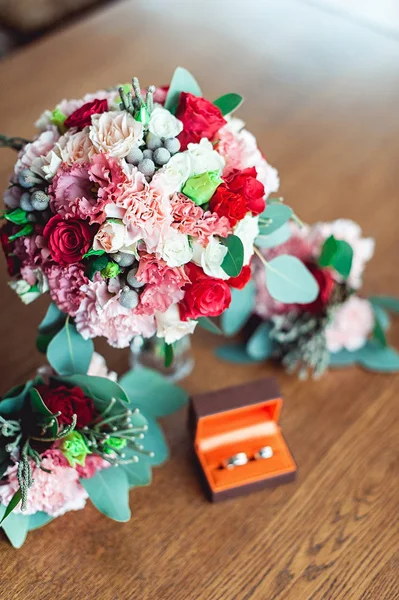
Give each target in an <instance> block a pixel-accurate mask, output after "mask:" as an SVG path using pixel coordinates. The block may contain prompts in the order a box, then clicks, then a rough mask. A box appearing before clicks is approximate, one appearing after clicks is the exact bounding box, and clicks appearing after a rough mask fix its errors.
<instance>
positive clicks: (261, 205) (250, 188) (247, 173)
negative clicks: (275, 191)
mask: <svg viewBox="0 0 399 600" xmlns="http://www.w3.org/2000/svg"><path fill="white" fill-rule="evenodd" d="M256 175H257V173H256V169H255V167H249V168H248V169H243V170H242V171H239V170H238V169H234V171H232V172H231V173H230V175H229V176H228V177H226V179H225V181H226V185H227V187H228V188H229V190H231V191H232V192H235V193H236V194H240V195H241V196H243V197H244V198H245V202H246V205H247V209H248V210H250V211H251V212H252V214H253V215H260V213H262V212H263V211H264V210H265V207H266V201H265V188H264V185H263V183H261V182H260V181H258V180H257V179H256Z"/></svg>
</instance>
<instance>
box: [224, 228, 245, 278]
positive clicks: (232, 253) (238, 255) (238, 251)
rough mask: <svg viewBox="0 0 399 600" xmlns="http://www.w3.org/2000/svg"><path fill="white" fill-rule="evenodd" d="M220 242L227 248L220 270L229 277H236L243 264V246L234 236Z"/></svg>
mask: <svg viewBox="0 0 399 600" xmlns="http://www.w3.org/2000/svg"><path fill="white" fill-rule="evenodd" d="M221 242H222V244H223V245H224V246H226V247H227V254H226V256H225V257H224V259H223V262H222V269H223V271H224V272H225V273H226V274H227V275H229V277H238V275H239V274H240V273H241V269H242V266H243V264H244V245H243V243H242V241H241V240H240V238H239V237H238V236H236V235H229V237H227V238H225V239H221Z"/></svg>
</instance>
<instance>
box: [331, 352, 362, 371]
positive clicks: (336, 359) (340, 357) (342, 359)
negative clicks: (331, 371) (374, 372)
mask: <svg viewBox="0 0 399 600" xmlns="http://www.w3.org/2000/svg"><path fill="white" fill-rule="evenodd" d="M355 363H356V352H349V350H345V349H344V350H340V351H339V352H331V353H330V358H329V366H330V367H350V366H351V365H354V364H355Z"/></svg>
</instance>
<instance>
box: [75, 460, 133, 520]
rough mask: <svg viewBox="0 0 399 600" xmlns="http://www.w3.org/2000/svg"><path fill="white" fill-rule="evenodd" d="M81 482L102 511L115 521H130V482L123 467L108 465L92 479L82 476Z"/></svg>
mask: <svg viewBox="0 0 399 600" xmlns="http://www.w3.org/2000/svg"><path fill="white" fill-rule="evenodd" d="M80 483H81V484H82V486H83V487H84V488H85V490H86V492H87V493H88V494H89V498H90V500H91V501H92V503H93V504H94V506H95V507H96V508H97V509H98V510H99V511H100V512H101V513H103V514H104V515H106V516H107V517H109V518H110V519H113V520H114V521H120V522H122V523H125V522H126V521H129V519H130V516H131V514H130V508H129V482H128V478H127V475H126V473H125V471H124V470H123V469H121V468H120V467H108V468H107V469H102V470H101V471H97V473H96V474H95V475H94V477H90V479H84V478H81V479H80Z"/></svg>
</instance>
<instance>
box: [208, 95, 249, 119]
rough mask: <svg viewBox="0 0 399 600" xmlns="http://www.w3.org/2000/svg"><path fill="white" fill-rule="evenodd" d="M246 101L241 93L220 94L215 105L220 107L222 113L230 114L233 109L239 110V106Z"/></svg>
mask: <svg viewBox="0 0 399 600" xmlns="http://www.w3.org/2000/svg"><path fill="white" fill-rule="evenodd" d="M243 102H244V98H243V97H242V96H240V95H239V94H234V93H231V94H225V95H224V96H220V98H218V99H217V100H215V101H214V103H213V104H214V105H215V106H217V107H218V109H219V110H220V112H221V113H222V115H229V114H230V113H232V112H233V111H235V110H237V108H238V107H239V106H241V104H242V103H243Z"/></svg>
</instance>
